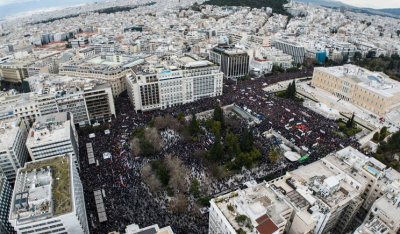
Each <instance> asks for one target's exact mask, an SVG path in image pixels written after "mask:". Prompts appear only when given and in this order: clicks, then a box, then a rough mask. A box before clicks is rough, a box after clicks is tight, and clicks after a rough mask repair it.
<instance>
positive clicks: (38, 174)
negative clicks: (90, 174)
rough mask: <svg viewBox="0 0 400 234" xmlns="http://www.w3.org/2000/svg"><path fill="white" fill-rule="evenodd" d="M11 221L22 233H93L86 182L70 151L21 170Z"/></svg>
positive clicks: (15, 190) (19, 232)
mask: <svg viewBox="0 0 400 234" xmlns="http://www.w3.org/2000/svg"><path fill="white" fill-rule="evenodd" d="M9 221H10V223H11V225H12V226H13V227H14V229H15V230H16V231H17V233H18V234H22V233H37V234H44V233H76V234H89V227H88V221H87V216H86V209H85V200H84V196H83V187H82V182H81V180H80V178H79V174H78V171H77V169H76V167H75V165H74V163H73V159H72V156H71V155H70V154H65V155H61V156H56V157H52V158H46V159H41V160H37V161H34V162H29V163H27V164H26V165H25V167H24V168H21V169H19V170H18V176H17V180H16V183H15V186H14V191H13V195H12V200H11V208H10V215H9Z"/></svg>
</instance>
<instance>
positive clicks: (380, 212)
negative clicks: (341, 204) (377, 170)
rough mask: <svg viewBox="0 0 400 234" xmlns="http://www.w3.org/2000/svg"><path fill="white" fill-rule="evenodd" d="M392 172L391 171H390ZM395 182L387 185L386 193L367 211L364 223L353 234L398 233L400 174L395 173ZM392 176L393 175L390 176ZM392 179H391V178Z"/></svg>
mask: <svg viewBox="0 0 400 234" xmlns="http://www.w3.org/2000/svg"><path fill="white" fill-rule="evenodd" d="M390 172H393V171H390ZM394 174H396V175H395V177H396V180H395V181H393V182H391V183H387V184H386V187H387V189H388V191H387V193H386V194H385V195H384V196H382V197H380V198H379V199H377V200H376V201H375V202H374V203H373V205H372V206H371V209H370V210H369V212H368V214H367V216H366V218H365V220H364V223H363V224H362V225H361V226H360V227H358V228H357V230H356V231H355V233H357V234H358V233H360V234H361V233H363V234H375V233H380V234H397V233H399V231H400V217H399V208H400V204H399V202H400V183H399V181H400V176H399V175H400V173H398V172H397V171H396V172H395V173H394ZM392 176H393V175H392ZM392 178H393V177H392Z"/></svg>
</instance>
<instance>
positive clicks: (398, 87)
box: [316, 64, 400, 97]
mask: <svg viewBox="0 0 400 234" xmlns="http://www.w3.org/2000/svg"><path fill="white" fill-rule="evenodd" d="M316 69H317V70H321V71H323V72H326V73H329V74H332V75H333V76H338V77H347V78H350V79H351V80H352V81H353V82H354V83H357V85H358V86H360V87H363V88H365V89H368V90H371V91H373V92H375V93H379V94H381V95H382V96H385V97H392V96H393V95H394V94H395V93H400V82H398V81H396V80H393V79H390V78H389V77H388V76H387V75H385V74H384V73H382V72H372V71H369V70H367V69H365V68H362V67H358V66H355V65H351V64H346V65H344V66H337V67H318V68H316Z"/></svg>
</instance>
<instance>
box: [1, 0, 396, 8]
mask: <svg viewBox="0 0 400 234" xmlns="http://www.w3.org/2000/svg"><path fill="white" fill-rule="evenodd" d="M0 1H2V0H0ZM341 2H343V3H346V4H348V5H352V6H356V7H369V8H375V9H381V8H400V0H341Z"/></svg>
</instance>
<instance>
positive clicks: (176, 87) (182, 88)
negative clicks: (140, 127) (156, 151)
mask: <svg viewBox="0 0 400 234" xmlns="http://www.w3.org/2000/svg"><path fill="white" fill-rule="evenodd" d="M175 62H176V64H177V66H175V65H174V66H168V65H163V66H159V67H153V68H152V70H151V71H150V70H141V71H136V72H133V73H132V74H129V75H128V76H127V77H126V84H127V87H128V96H129V98H130V100H131V102H132V103H133V105H134V109H135V110H136V111H138V110H140V111H148V110H152V109H164V108H167V107H170V106H175V105H179V104H184V103H188V102H193V101H195V100H198V99H202V98H206V97H215V96H219V95H221V94H222V88H223V83H222V79H223V73H222V72H221V71H220V69H219V67H218V66H215V65H214V64H213V63H211V62H209V61H195V60H194V59H192V58H190V57H187V56H186V57H182V58H180V59H177V60H175ZM178 67H179V68H178Z"/></svg>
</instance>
